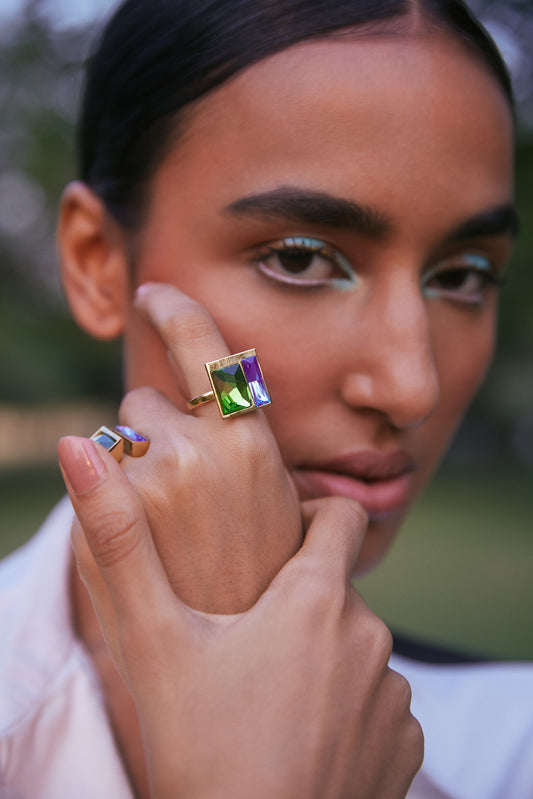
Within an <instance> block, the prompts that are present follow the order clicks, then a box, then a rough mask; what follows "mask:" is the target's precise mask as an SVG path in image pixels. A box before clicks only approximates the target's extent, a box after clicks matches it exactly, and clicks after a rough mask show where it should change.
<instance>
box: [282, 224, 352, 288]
mask: <svg viewBox="0 0 533 799" xmlns="http://www.w3.org/2000/svg"><path fill="white" fill-rule="evenodd" d="M284 241H286V242H287V243H290V244H291V246H294V247H305V249H308V250H312V251H313V252H316V253H320V251H321V250H323V249H324V248H325V247H327V248H328V249H331V250H334V252H335V263H336V264H337V266H339V267H340V268H341V269H342V271H343V272H345V273H346V277H337V278H333V279H332V280H331V285H332V286H333V287H334V288H336V289H341V290H343V291H346V290H347V289H351V288H353V287H354V286H356V285H357V277H356V274H355V272H354V270H353V268H352V265H351V264H350V262H349V261H348V259H347V258H345V257H344V255H342V254H341V253H340V252H338V250H335V248H334V247H332V246H331V245H330V244H326V242H325V241H322V240H321V239H312V238H308V237H307V236H289V237H288V238H287V239H284Z"/></svg>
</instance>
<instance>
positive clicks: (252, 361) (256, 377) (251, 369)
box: [241, 355, 271, 408]
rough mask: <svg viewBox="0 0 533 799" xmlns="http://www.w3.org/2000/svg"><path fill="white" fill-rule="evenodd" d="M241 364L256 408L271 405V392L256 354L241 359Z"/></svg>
mask: <svg viewBox="0 0 533 799" xmlns="http://www.w3.org/2000/svg"><path fill="white" fill-rule="evenodd" d="M241 365H242V368H243V370H244V374H245V375H246V379H247V381H248V385H249V387H250V391H251V393H252V397H253V398H254V403H255V406H256V408H259V407H261V405H270V402H271V399H270V394H269V393H268V389H267V387H266V384H265V381H264V379H263V375H262V374H261V368H260V366H259V361H258V360H257V358H256V357H255V355H252V356H251V357H250V358H244V359H243V360H242V361H241Z"/></svg>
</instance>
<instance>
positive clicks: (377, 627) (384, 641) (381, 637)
mask: <svg viewBox="0 0 533 799" xmlns="http://www.w3.org/2000/svg"><path fill="white" fill-rule="evenodd" d="M359 613H360V614H361V613H364V614H365V618H364V625H363V624H361V627H363V626H364V636H365V638H366V639H367V648H368V651H369V653H370V652H372V654H373V657H374V658H375V660H376V661H377V662H378V663H380V664H382V665H383V666H386V665H388V663H389V660H390V657H391V654H392V643H393V641H392V633H391V631H390V630H389V628H388V627H387V625H386V624H385V622H384V621H382V620H381V619H380V618H379V616H376V614H375V613H373V612H372V611H371V610H370V608H368V606H367V605H364V610H363V611H361V610H359Z"/></svg>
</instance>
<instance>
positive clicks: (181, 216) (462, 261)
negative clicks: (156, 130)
mask: <svg viewBox="0 0 533 799" xmlns="http://www.w3.org/2000/svg"><path fill="white" fill-rule="evenodd" d="M512 191H513V188H512V125H511V119H510V113H509V109H508V105H507V102H506V100H505V98H504V97H503V94H502V92H501V89H500V88H499V87H498V85H497V83H496V82H495V79H494V78H493V76H492V75H491V74H490V73H489V71H488V70H487V68H486V66H485V65H484V64H483V63H481V62H480V61H479V60H478V59H477V58H474V57H472V56H471V55H470V54H469V53H468V52H467V51H466V50H465V49H464V47H463V45H460V44H458V43H456V42H455V41H453V40H451V39H449V38H447V37H445V36H443V35H433V36H432V37H427V36H418V37H414V36H413V37H410V38H406V37H402V36H395V37H394V36H391V37H387V38H386V37H370V38H362V39H360V40H356V39H355V38H353V37H343V38H342V39H337V40H324V41H319V42H314V43H306V44H304V45H300V46H297V47H293V48H290V49H288V50H286V51H284V52H282V53H280V54H278V55H276V56H274V57H272V58H270V59H267V60H265V61H263V62H261V63H259V64H258V65H256V66H253V67H251V68H250V69H248V70H247V71H245V72H244V73H242V74H241V75H240V76H238V77H237V78H236V79H234V80H233V81H231V82H229V83H227V84H226V85H225V86H223V87H222V88H220V89H219V90H218V91H216V92H215V93H214V94H212V95H211V96H210V97H208V98H207V99H205V100H204V101H202V102H201V103H200V104H199V105H198V106H197V107H196V108H195V109H194V111H193V112H191V113H190V116H189V118H188V121H187V126H186V133H185V136H182V138H181V139H180V141H179V142H178V143H177V144H176V145H175V147H174V148H173V150H172V151H171V152H170V154H169V155H168V157H167V158H166V159H165V161H164V163H163V164H162V166H161V167H160V168H159V170H158V172H157V174H156V176H155V178H154V181H153V186H152V196H151V204H150V209H149V214H148V219H147V222H146V225H145V227H144V229H143V231H142V234H141V237H140V243H139V248H138V251H137V263H136V272H135V277H136V281H138V282H139V283H141V282H144V281H159V282H166V283H172V284H175V285H176V286H178V287H179V288H180V289H182V290H183V291H185V292H186V293H187V294H189V295H190V296H191V297H194V298H195V299H197V300H198V301H200V302H201V303H202V304H203V305H205V307H206V308H208V309H209V311H210V312H211V314H212V315H213V317H214V319H215V321H216V322H217V323H218V326H219V327H220V330H221V331H222V333H223V335H224V337H225V339H226V341H227V343H228V346H229V348H230V351H231V352H239V351H241V350H244V349H248V348H250V347H255V348H256V349H257V351H258V354H259V356H260V359H261V363H262V367H263V371H264V374H265V377H266V379H267V381H268V384H269V388H270V392H271V394H272V405H271V406H270V408H268V410H267V411H266V413H267V418H268V420H269V422H270V424H271V426H272V429H273V431H274V433H275V435H276V438H277V441H278V443H279V446H280V448H281V452H282V455H283V458H284V461H285V463H286V465H287V467H288V469H289V470H290V472H291V474H292V476H293V477H294V479H295V481H296V484H297V486H298V488H299V490H300V492H301V496H302V497H305V498H308V497H321V496H326V495H344V496H349V497H354V498H356V499H358V500H359V501H360V502H362V504H363V505H365V507H366V508H367V510H368V512H369V514H370V518H371V524H370V527H369V531H368V534H367V536H366V540H365V543H364V546H363V550H362V553H361V557H360V561H359V565H360V569H359V573H363V572H364V571H366V570H367V569H368V568H370V567H371V566H373V565H374V564H375V563H377V562H378V561H379V560H380V558H381V557H382V556H383V554H384V553H385V552H386V550H387V548H388V547H389V545H390V543H391V541H392V539H393V536H394V534H395V531H396V530H397V528H398V526H399V524H400V522H401V520H402V518H403V516H404V515H405V513H406V511H407V509H408V507H409V505H410V504H411V503H412V501H413V500H414V498H415V497H416V496H417V494H418V493H419V492H420V490H421V488H422V487H423V486H424V485H425V483H426V482H427V480H428V478H429V477H430V475H431V473H432V472H433V470H434V469H435V466H436V464H437V463H438V461H439V459H440V458H441V456H442V454H443V451H444V450H445V448H446V446H447V444H448V442H449V440H450V437H451V435H452V434H453V432H454V430H455V428H456V426H457V424H458V422H459V421H460V418H461V416H462V414H463V412H464V410H465V408H466V406H467V405H468V403H469V402H470V400H471V398H472V396H473V394H474V392H475V391H476V389H477V388H478V386H479V383H480V381H481V380H482V378H483V375H484V373H485V370H486V368H487V365H488V363H489V360H490V357H491V353H492V349H493V337H494V327H495V320H496V306H497V289H496V288H495V286H494V280H495V279H496V278H498V277H501V275H502V272H503V270H504V267H505V265H506V263H507V261H508V258H509V255H510V250H511V244H512V228H513V215H512V209H511V208H510V205H511V203H512ZM125 345H126V379H127V385H128V388H133V387H135V386H139V385H145V384H151V385H153V386H156V387H157V388H159V389H160V390H162V391H163V392H165V393H166V394H167V395H169V396H170V397H171V398H173V399H174V400H175V401H176V402H180V399H179V392H178V390H177V385H176V377H175V375H174V373H173V372H172V370H171V368H170V367H169V363H168V359H167V356H166V352H165V350H164V348H163V346H162V344H161V342H160V340H159V339H158V337H157V336H156V335H155V333H154V331H152V330H151V329H150V328H149V327H148V326H147V324H146V322H144V321H143V320H142V319H141V318H140V317H139V316H138V315H137V314H136V313H135V311H134V310H133V309H132V310H131V312H130V313H129V317H128V322H127V329H126V337H125ZM217 357H219V353H216V352H213V353H212V358H213V359H216V358H217ZM207 389H208V385H207V382H206V386H205V390H207ZM220 423H221V424H224V423H225V422H223V421H221V422H220ZM231 423H232V424H238V420H236V421H234V422H231Z"/></svg>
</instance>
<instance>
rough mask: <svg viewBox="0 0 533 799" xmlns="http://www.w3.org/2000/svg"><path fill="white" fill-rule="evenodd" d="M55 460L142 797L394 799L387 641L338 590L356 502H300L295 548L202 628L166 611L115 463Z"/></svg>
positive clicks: (397, 742) (397, 680) (410, 753)
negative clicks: (234, 612)
mask: <svg viewBox="0 0 533 799" xmlns="http://www.w3.org/2000/svg"><path fill="white" fill-rule="evenodd" d="M80 451H81V452H82V453H83V457H80ZM59 453H60V459H61V463H62V467H63V471H64V475H65V479H66V483H67V487H68V488H69V493H70V495H71V498H72V502H73V505H74V508H75V511H76V514H77V516H78V518H79V519H80V522H81V525H82V527H83V530H84V531H85V533H83V532H82V531H81V528H79V527H78V528H77V529H76V531H75V533H74V536H73V543H74V549H75V552H76V557H77V559H78V564H79V568H80V573H81V575H82V578H83V580H84V582H85V584H86V586H87V588H88V590H89V592H90V594H91V597H92V598H93V601H94V603H95V608H96V612H97V614H98V618H99V621H100V624H101V626H102V629H103V632H104V635H105V637H106V641H107V644H108V647H109V650H110V652H111V655H112V657H113V660H114V662H115V665H116V667H117V669H118V670H119V672H120V673H121V675H122V677H123V679H124V680H125V681H126V683H127V685H128V687H129V690H130V691H131V694H132V696H133V698H134V700H135V704H136V708H137V714H138V718H139V722H140V726H141V732H142V737H143V745H144V753H145V757H146V762H147V767H148V773H149V777H150V784H151V792H152V796H153V797H154V799H171V798H172V799H176V797H180V796H184V797H187V799H196V798H198V799H200V797H201V799H229V798H230V797H231V799H249V797H251V796H253V797H254V798H255V799H262V797H265V799H266V797H268V799H270V797H272V796H275V797H276V799H300V797H306V799H313V797H316V799H341V798H342V799H348V797H349V798H350V799H400V797H403V796H405V793H406V791H407V789H408V786H409V784H410V782H411V780H412V778H413V776H414V774H415V772H416V770H417V769H418V768H419V766H420V763H421V757H422V734H421V731H420V728H419V725H418V723H417V722H416V721H415V719H414V718H413V717H412V716H411V714H410V712H409V702H410V692H409V686H408V684H407V682H406V681H405V680H404V679H403V678H402V677H400V676H399V675H397V674H395V673H394V672H392V671H391V670H390V669H389V668H388V665H387V664H388V659H389V656H390V634H389V633H388V631H387V629H386V627H385V626H384V625H383V623H382V622H381V621H380V620H379V619H377V618H376V617H375V616H374V615H373V614H372V613H371V611H370V610H369V609H368V608H367V607H366V606H365V605H364V603H363V602H362V600H361V599H360V597H359V596H358V595H357V593H356V591H355V590H354V589H353V588H352V586H351V585H350V574H351V572H352V569H353V566H354V563H355V560H356V558H357V552H358V548H359V546H360V543H361V540H362V538H363V535H364V532H365V528H366V519H365V518H364V512H363V511H362V509H361V508H360V507H359V506H358V505H357V504H356V503H353V502H351V501H348V500H345V499H338V498H337V499H327V500H323V501H320V502H313V503H306V504H305V506H304V516H305V519H304V521H305V524H306V527H307V528H308V530H307V534H306V539H305V542H304V545H303V547H302V549H301V551H300V552H299V553H298V554H297V555H296V556H295V557H294V558H293V559H292V560H291V561H290V562H289V563H288V564H287V565H286V566H285V567H284V568H283V569H282V570H281V572H280V573H279V574H278V575H277V577H276V578H275V579H274V581H273V582H272V584H271V585H270V587H269V588H268V589H267V590H266V592H265V593H264V594H263V595H262V596H261V598H260V599H259V600H258V601H257V603H256V604H255V605H254V606H253V607H252V608H251V609H250V610H249V611H247V612H245V613H243V614H242V615H239V616H233V617H216V616H207V615H206V614H201V613H199V612H196V611H193V610H191V609H190V608H188V607H186V606H185V605H184V604H183V603H182V602H181V601H180V600H179V599H178V598H177V597H176V595H175V593H174V591H173V590H172V587H171V585H170V583H169V581H168V579H167V576H166V572H165V569H164V568H163V566H162V564H161V561H160V559H159V556H158V554H157V551H156V548H155V546H154V543H153V540H152V537H151V534H150V529H149V524H148V520H147V517H146V514H145V512H144V508H143V504H142V502H141V500H140V498H139V496H138V494H137V493H136V492H135V490H134V489H133V488H132V486H131V484H130V483H129V481H128V479H127V477H126V475H125V474H124V472H123V470H122V468H121V467H120V466H119V464H117V463H116V462H115V461H114V459H113V458H112V457H111V456H110V455H109V454H108V453H106V452H104V451H102V452H101V453H99V452H98V451H97V448H96V447H95V446H94V444H92V442H88V441H84V440H82V439H63V440H62V441H61V442H60V446H59ZM110 507H115V508H117V509H118V510H117V511H116V512H114V513H112V514H110V513H109V508H110Z"/></svg>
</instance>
